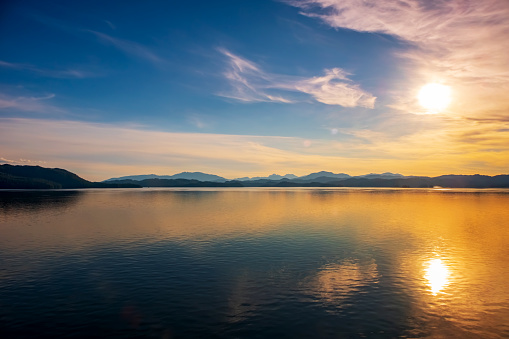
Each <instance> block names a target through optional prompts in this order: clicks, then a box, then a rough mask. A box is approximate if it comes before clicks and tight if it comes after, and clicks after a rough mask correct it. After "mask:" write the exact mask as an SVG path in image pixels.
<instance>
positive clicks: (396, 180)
mask: <svg viewBox="0 0 509 339" xmlns="http://www.w3.org/2000/svg"><path fill="white" fill-rule="evenodd" d="M198 178H199V179H198ZM437 186H438V187H451V188H509V175H496V176H487V175H479V174H475V175H442V176H438V177H425V176H404V175H401V174H394V173H389V172H387V173H381V174H376V173H371V174H365V175H360V176H350V175H348V174H345V173H332V172H325V171H321V172H316V173H311V174H308V175H305V176H301V177H297V176H295V175H293V174H286V175H278V174H272V175H269V176H267V177H253V178H247V177H244V178H239V179H237V180H227V179H226V178H223V177H220V176H218V175H214V174H206V173H201V172H182V173H178V174H174V175H167V176H159V175H155V174H147V175H135V176H127V177H120V178H112V179H108V180H107V181H106V182H90V181H88V180H85V179H83V178H81V177H79V176H78V175H76V174H74V173H71V172H69V171H66V170H64V169H59V168H44V167H40V166H14V165H8V164H5V165H0V189H70V188H141V187H401V188H433V187H437Z"/></svg>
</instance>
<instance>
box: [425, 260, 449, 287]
mask: <svg viewBox="0 0 509 339" xmlns="http://www.w3.org/2000/svg"><path fill="white" fill-rule="evenodd" d="M449 276H450V272H449V268H448V267H447V265H445V264H444V263H443V262H442V259H439V258H436V259H431V260H430V261H428V263H427V268H426V275H425V276H424V277H425V278H426V279H427V280H428V285H429V286H430V288H431V292H432V293H433V294H434V295H436V294H437V293H438V292H440V291H441V290H442V289H443V288H444V287H445V286H447V285H448V284H449Z"/></svg>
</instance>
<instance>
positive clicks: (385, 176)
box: [354, 172, 405, 179]
mask: <svg viewBox="0 0 509 339" xmlns="http://www.w3.org/2000/svg"><path fill="white" fill-rule="evenodd" d="M404 177H405V176H404V175H402V174H399V173H390V172H385V173H382V174H376V173H370V174H364V175H357V176H355V177H354V178H366V179H397V178H404Z"/></svg>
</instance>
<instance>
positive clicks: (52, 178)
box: [0, 164, 140, 189]
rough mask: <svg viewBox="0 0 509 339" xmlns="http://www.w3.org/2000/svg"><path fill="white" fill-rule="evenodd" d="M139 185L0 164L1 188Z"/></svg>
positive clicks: (58, 170)
mask: <svg viewBox="0 0 509 339" xmlns="http://www.w3.org/2000/svg"><path fill="white" fill-rule="evenodd" d="M116 187H140V185H137V184H131V183H129V184H119V183H107V184H106V183H99V182H91V181H88V180H85V179H83V178H80V177H79V176H77V175H76V174H74V173H72V172H69V171H66V170H64V169H60V168H45V167H40V166H15V165H8V164H5V165H0V188H3V189H62V188H116Z"/></svg>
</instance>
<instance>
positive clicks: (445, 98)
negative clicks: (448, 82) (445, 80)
mask: <svg viewBox="0 0 509 339" xmlns="http://www.w3.org/2000/svg"><path fill="white" fill-rule="evenodd" d="M418 98H419V103H420V104H421V105H422V107H424V108H426V109H427V110H428V111H429V112H430V113H438V112H441V111H443V110H444V109H445V108H447V106H448V105H449V103H450V102H451V88H450V87H449V86H445V85H441V84H435V83H431V84H427V85H424V86H422V88H421V90H420V91H419V96H418Z"/></svg>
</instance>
